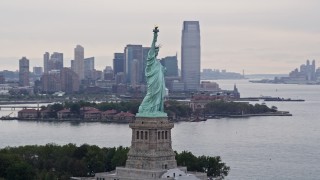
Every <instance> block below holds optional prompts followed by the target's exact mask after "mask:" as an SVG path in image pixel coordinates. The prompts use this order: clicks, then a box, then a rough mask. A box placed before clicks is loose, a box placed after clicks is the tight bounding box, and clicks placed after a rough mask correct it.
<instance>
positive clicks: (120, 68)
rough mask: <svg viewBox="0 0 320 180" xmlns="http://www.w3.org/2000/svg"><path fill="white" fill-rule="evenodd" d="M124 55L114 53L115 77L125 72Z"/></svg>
mask: <svg viewBox="0 0 320 180" xmlns="http://www.w3.org/2000/svg"><path fill="white" fill-rule="evenodd" d="M124 63H125V61H124V53H114V57H113V73H114V74H113V76H116V75H117V74H118V73H120V72H125V71H124V67H125V64H124Z"/></svg>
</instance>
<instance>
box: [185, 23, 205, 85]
mask: <svg viewBox="0 0 320 180" xmlns="http://www.w3.org/2000/svg"><path fill="white" fill-rule="evenodd" d="M200 62H201V50H200V26H199V21H184V22H183V30H182V42H181V76H182V81H183V82H184V84H185V90H186V91H196V90H198V89H199V86H200Z"/></svg>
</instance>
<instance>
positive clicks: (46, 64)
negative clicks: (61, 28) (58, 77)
mask: <svg viewBox="0 0 320 180" xmlns="http://www.w3.org/2000/svg"><path fill="white" fill-rule="evenodd" d="M49 58H50V54H49V53H48V52H45V53H44V54H43V68H44V73H48V71H49Z"/></svg>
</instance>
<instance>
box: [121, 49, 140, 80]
mask: <svg viewBox="0 0 320 180" xmlns="http://www.w3.org/2000/svg"><path fill="white" fill-rule="evenodd" d="M124 57H125V73H126V78H127V83H128V84H131V81H132V79H131V78H132V77H131V76H130V75H131V74H132V73H131V70H132V65H133V60H137V62H138V67H139V68H138V69H137V71H138V72H141V71H142V69H143V48H142V45H131V44H129V45H127V46H126V47H125V49H124ZM142 79H143V78H142V73H140V74H139V76H138V79H137V82H138V83H141V81H142Z"/></svg>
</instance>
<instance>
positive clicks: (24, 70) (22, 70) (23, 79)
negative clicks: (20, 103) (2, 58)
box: [19, 57, 30, 86]
mask: <svg viewBox="0 0 320 180" xmlns="http://www.w3.org/2000/svg"><path fill="white" fill-rule="evenodd" d="M19 85H20V86H29V85H30V84H29V60H28V59H27V58H26V57H22V59H20V60H19Z"/></svg>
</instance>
